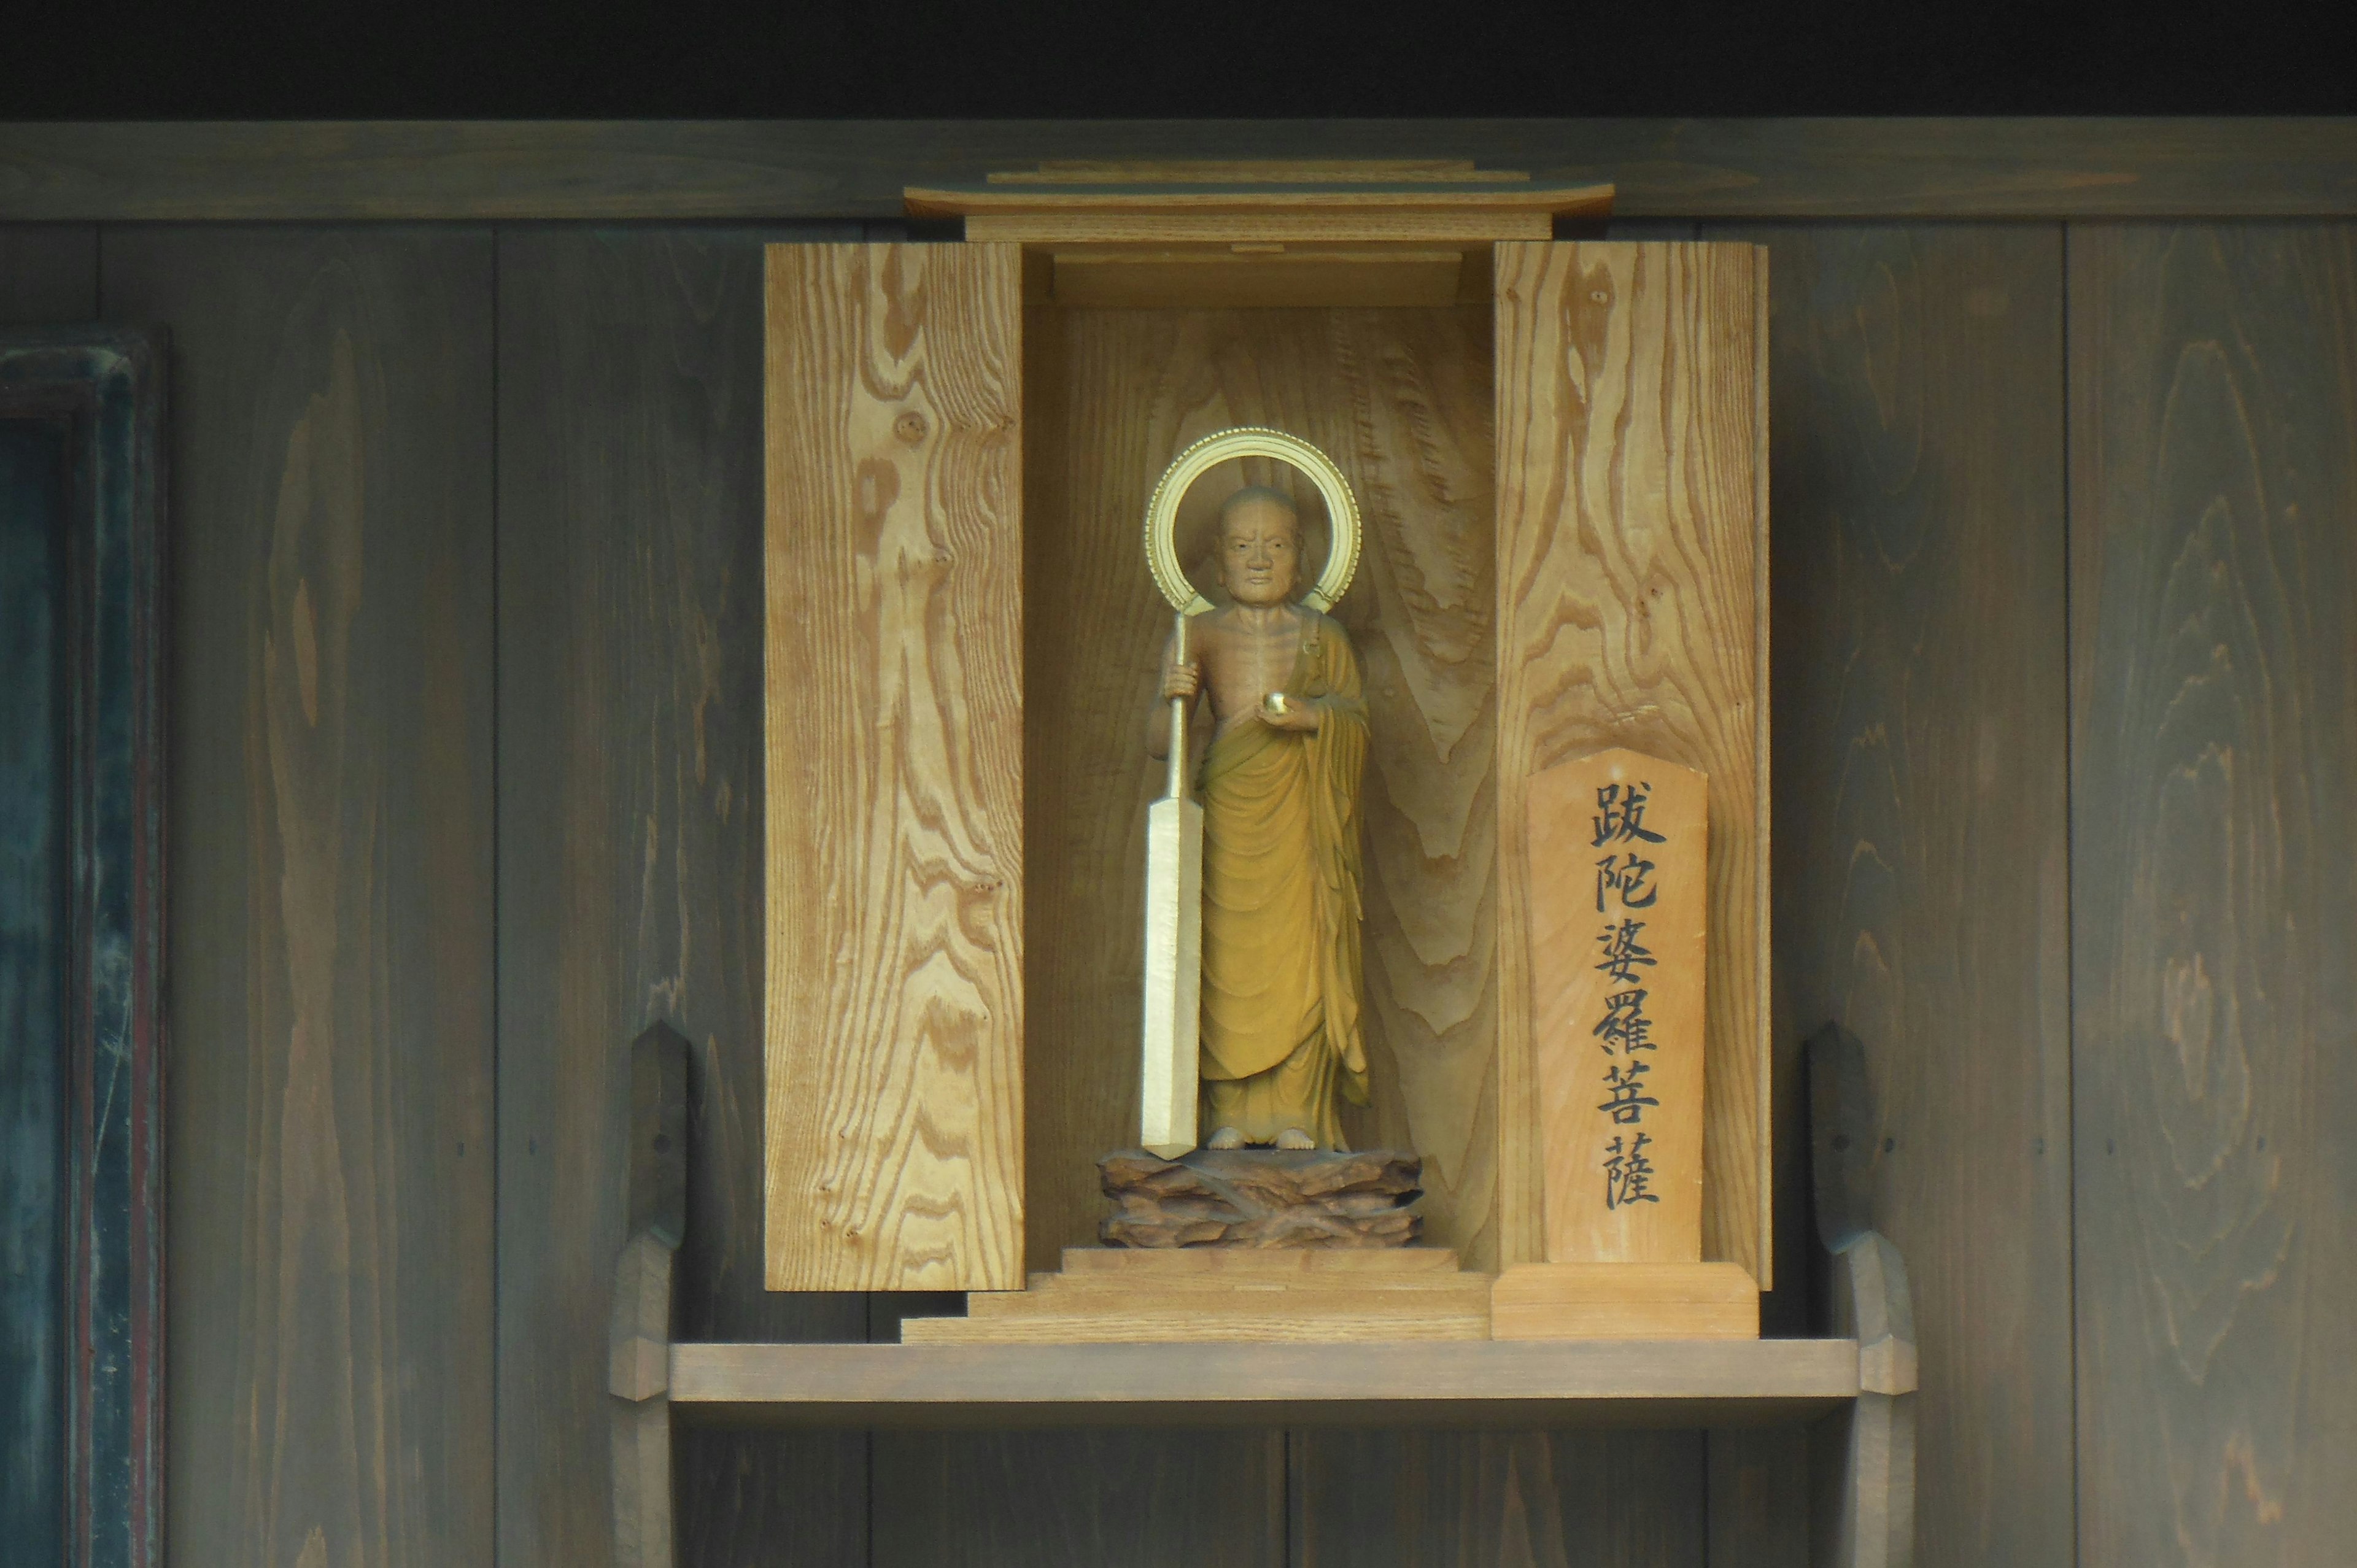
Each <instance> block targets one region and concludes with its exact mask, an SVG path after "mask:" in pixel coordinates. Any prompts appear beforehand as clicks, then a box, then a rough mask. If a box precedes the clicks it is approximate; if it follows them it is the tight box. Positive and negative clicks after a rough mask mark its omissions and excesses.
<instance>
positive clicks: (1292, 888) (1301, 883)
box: [1148, 485, 1367, 1149]
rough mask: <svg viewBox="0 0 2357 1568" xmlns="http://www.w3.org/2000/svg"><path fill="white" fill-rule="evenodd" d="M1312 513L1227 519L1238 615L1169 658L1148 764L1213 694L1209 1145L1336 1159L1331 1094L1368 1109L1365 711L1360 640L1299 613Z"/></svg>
mask: <svg viewBox="0 0 2357 1568" xmlns="http://www.w3.org/2000/svg"><path fill="white" fill-rule="evenodd" d="M1300 576H1301V515H1300V511H1299V510H1298V509H1297V507H1296V506H1295V505H1294V502H1293V499H1292V498H1291V497H1289V496H1287V495H1286V494H1285V493H1284V492H1283V491H1280V490H1275V489H1268V488H1266V487H1265V486H1258V485H1254V486H1251V487H1249V488H1247V489H1241V490H1238V491H1237V492H1236V493H1235V494H1233V495H1232V496H1230V497H1229V498H1228V499H1227V501H1226V503H1225V504H1224V505H1223V506H1222V507H1221V509H1220V540H1219V580H1220V585H1221V586H1222V588H1224V589H1225V590H1226V591H1227V594H1228V596H1229V597H1230V598H1231V599H1232V601H1233V602H1232V603H1231V604H1229V605H1226V606H1224V607H1221V608H1218V609H1214V610H1211V611H1208V612H1206V613H1204V614H1202V615H1200V616H1198V617H1196V618H1194V619H1193V620H1192V621H1190V622H1189V625H1188V632H1189V638H1188V641H1189V647H1188V649H1187V658H1186V660H1184V661H1183V662H1182V661H1180V660H1176V659H1174V658H1172V657H1171V654H1172V651H1173V650H1172V649H1169V648H1166V650H1165V651H1164V656H1163V675H1162V693H1163V698H1164V701H1163V703H1161V704H1159V705H1158V706H1157V711H1156V715H1155V720H1154V724H1153V727H1152V731H1151V734H1150V736H1149V738H1148V749H1149V750H1151V751H1152V752H1153V753H1154V755H1156V756H1157V757H1167V756H1168V755H1169V746H1170V725H1171V705H1170V703H1171V699H1174V698H1184V699H1187V700H1188V706H1187V708H1186V713H1187V714H1189V716H1191V715H1192V714H1193V713H1194V703H1193V699H1194V698H1195V697H1196V696H1197V694H1198V693H1202V692H1208V693H1210V696H1211V717H1212V720H1213V724H1214V728H1213V733H1212V739H1211V746H1210V747H1209V749H1208V750H1207V751H1206V752H1205V753H1204V756H1203V760H1202V766H1201V768H1200V770H1199V772H1198V774H1197V776H1196V787H1197V789H1198V790H1199V791H1200V795H1201V798H1202V804H1203V929H1202V953H1203V984H1202V1029H1201V1036H1200V1038H1201V1063H1202V1073H1201V1085H1202V1090H1201V1092H1202V1101H1201V1106H1202V1125H1204V1126H1206V1127H1209V1128H1211V1130H1212V1131H1211V1136H1210V1137H1209V1138H1208V1139H1207V1140H1205V1145H1204V1146H1205V1147H1207V1148H1212V1149H1234V1148H1241V1147H1243V1146H1245V1145H1247V1144H1252V1145H1263V1146H1265V1145H1270V1144H1274V1145H1275V1147H1277V1148H1280V1149H1342V1148H1345V1147H1346V1146H1347V1145H1345V1144H1344V1143H1343V1141H1342V1133H1341V1122H1340V1116H1339V1115H1338V1113H1337V1112H1336V1108H1335V1102H1334V1096H1335V1091H1336V1090H1340V1092H1341V1093H1342V1094H1343V1095H1344V1096H1345V1097H1347V1098H1348V1099H1349V1100H1350V1101H1351V1103H1352V1104H1354V1105H1364V1104H1365V1103H1366V1102H1367V1053H1366V1047H1365V1044H1364V1042H1363V1041H1362V1040H1361V1036H1360V1029H1359V974H1360V961H1359V872H1360V864H1361V862H1360V848H1359V778H1360V775H1361V773H1362V772H1363V771H1364V769H1365V767H1366V759H1367V708H1366V703H1365V700H1364V698H1363V696H1362V695H1361V689H1360V683H1359V661H1358V659H1357V656H1356V655H1354V654H1353V653H1352V652H1351V639H1350V638H1349V637H1347V636H1346V635H1344V633H1343V630H1342V628H1341V627H1340V626H1339V625H1337V624H1336V623H1335V622H1334V621H1333V620H1332V619H1330V618H1328V617H1326V616H1324V615H1321V614H1320V613H1318V611H1316V610H1314V609H1310V608H1308V607H1306V606H1303V605H1297V604H1296V603H1294V602H1293V591H1294V588H1295V586H1296V585H1297V583H1298V582H1299V580H1300Z"/></svg>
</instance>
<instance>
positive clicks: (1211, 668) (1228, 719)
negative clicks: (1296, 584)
mask: <svg viewBox="0 0 2357 1568" xmlns="http://www.w3.org/2000/svg"><path fill="white" fill-rule="evenodd" d="M1302 621H1303V617H1302V614H1301V612H1300V611H1299V610H1297V609H1296V608H1294V607H1292V606H1291V605H1276V606H1272V607H1268V608H1265V609H1258V608H1254V607H1246V606H1232V607H1229V608H1226V609H1223V610H1215V611H1213V612H1212V613H1211V614H1210V615H1206V616H1204V617H1202V618H1201V622H1200V630H1199V631H1198V632H1197V634H1196V635H1197V643H1196V657H1197V658H1198V659H1199V660H1200V661H1201V664H1202V670H1203V684H1204V686H1205V687H1206V688H1207V689H1208V694H1209V696H1210V698H1211V717H1212V719H1213V721H1214V722H1215V724H1216V725H1218V729H1219V733H1221V734H1222V735H1224V734H1225V733H1227V731H1228V730H1229V729H1231V728H1232V727H1233V726H1234V725H1237V724H1238V723H1240V722H1241V721H1242V720H1243V718H1245V717H1246V716H1247V715H1248V714H1252V713H1254V711H1256V710H1257V709H1258V708H1259V707H1260V704H1261V700H1262V699H1263V698H1265V697H1266V696H1267V695H1268V694H1269V693H1271V692H1281V691H1283V690H1285V684H1286V680H1287V679H1288V678H1289V677H1290V676H1291V675H1292V673H1293V668H1294V664H1295V662H1296V661H1297V660H1298V659H1299V657H1300V654H1301V639H1302V636H1303V631H1304V628H1303V625H1302Z"/></svg>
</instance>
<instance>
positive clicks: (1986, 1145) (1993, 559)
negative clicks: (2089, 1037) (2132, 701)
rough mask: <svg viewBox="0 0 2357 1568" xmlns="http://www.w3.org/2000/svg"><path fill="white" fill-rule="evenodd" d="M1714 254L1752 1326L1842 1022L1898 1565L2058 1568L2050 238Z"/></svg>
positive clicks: (2066, 1108) (1783, 231)
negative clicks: (1756, 324)
mask: <svg viewBox="0 0 2357 1568" xmlns="http://www.w3.org/2000/svg"><path fill="white" fill-rule="evenodd" d="M1714 232H1716V231H1714ZM1727 237H1729V238H1736V239H1753V240H1758V241H1760V242H1763V243H1766V244H1768V245H1769V246H1770V252H1771V254H1770V268H1771V272H1772V275H1773V278H1774V286H1773V288H1772V290H1771V297H1772V299H1773V301H1774V310H1775V317H1774V322H1773V326H1772V328H1771V335H1772V338H1773V341H1774V345H1775V347H1774V354H1773V374H1772V381H1771V391H1772V396H1771V402H1772V403H1773V407H1774V413H1773V416H1772V419H1771V427H1772V431H1773V464H1774V469H1775V478H1774V485H1775V514H1776V523H1775V560H1774V564H1773V578H1774V603H1775V615H1776V649H1777V654H1776V661H1775V712H1776V852H1775V860H1776V877H1775V890H1776V901H1777V908H1776V950H1777V976H1778V986H1779V993H1780V994H1779V997H1778V1003H1777V1007H1778V1016H1779V1025H1778V1028H1777V1037H1778V1041H1779V1064H1778V1075H1779V1091H1778V1098H1779V1105H1780V1111H1781V1112H1782V1113H1784V1115H1785V1118H1786V1119H1785V1120H1784V1121H1783V1122H1782V1123H1781V1125H1780V1128H1779V1133H1780V1142H1779V1145H1778V1149H1777V1156H1778V1161H1777V1163H1778V1167H1779V1174H1778V1187H1779V1189H1780V1198H1781V1203H1782V1205H1783V1207H1781V1208H1780V1212H1779V1215H1778V1230H1777V1237H1776V1245H1777V1251H1778V1254H1779V1259H1778V1262H1779V1267H1778V1270H1777V1279H1778V1281H1779V1282H1780V1285H1781V1287H1782V1288H1780V1289H1779V1290H1778V1291H1777V1292H1776V1297H1777V1298H1779V1299H1771V1300H1770V1301H1769V1302H1767V1303H1764V1304H1763V1316H1765V1318H1766V1321H1767V1324H1768V1326H1769V1329H1770V1332H1793V1331H1796V1330H1798V1329H1799V1328H1800V1327H1801V1326H1803V1324H1804V1323H1805V1322H1806V1318H1805V1316H1803V1313H1802V1311H1801V1308H1802V1307H1803V1305H1804V1304H1803V1303H1802V1302H1800V1301H1797V1300H1794V1299H1793V1296H1794V1292H1793V1290H1792V1287H1793V1286H1794V1285H1796V1284H1802V1283H1805V1281H1806V1275H1807V1267H1806V1262H1805V1260H1806V1259H1807V1257H1808V1255H1809V1252H1810V1251H1812V1250H1813V1249H1815V1248H1817V1247H1818V1245H1819V1243H1818V1241H1817V1240H1816V1238H1815V1236H1814V1234H1813V1228H1812V1226H1811V1224H1810V1217H1809V1208H1808V1193H1809V1189H1810V1175H1809V1168H1808V1148H1807V1144H1806V1140H1805V1138H1804V1137H1803V1135H1802V1133H1801V1124H1800V1123H1801V1113H1802V1111H1803V1103H1804V1101H1805V1098H1806V1097H1805V1094H1804V1093H1803V1092H1802V1091H1801V1090H1800V1086H1799V1084H1798V1083H1797V1081H1795V1080H1796V1079H1797V1077H1798V1068H1799V1062H1798V1059H1797V1057H1798V1047H1799V1043H1800V1042H1801V1041H1802V1040H1803V1039H1804V1038H1806V1037H1808V1036H1812V1035H1814V1034H1815V1033H1816V1032H1817V1031H1818V1030H1819V1029H1820V1028H1821V1027H1822V1026H1824V1024H1825V1023H1827V1022H1828V1021H1835V1022H1838V1023H1840V1024H1841V1025H1843V1026H1845V1027H1846V1029H1848V1030H1849V1031H1850V1032H1851V1033H1852V1034H1854V1035H1855V1036H1857V1038H1858V1039H1859V1040H1860V1041H1861V1042H1863V1044H1864V1047H1865V1051H1866V1062H1867V1078H1868V1087H1869V1088H1870V1090H1871V1099H1872V1101H1873V1108H1872V1115H1873V1118H1874V1121H1873V1122H1872V1123H1871V1124H1869V1125H1867V1126H1864V1127H1860V1128H1858V1129H1857V1130H1856V1132H1855V1134H1854V1137H1853V1150H1852V1158H1853V1159H1854V1160H1855V1161H1856V1168H1858V1169H1861V1170H1862V1171H1863V1172H1864V1175H1865V1185H1866V1192H1867V1204H1866V1211H1867V1214H1868V1215H1869V1216H1870V1218H1871V1223H1872V1224H1873V1225H1874V1226H1875V1227H1876V1228H1877V1229H1878V1230H1882V1231H1884V1232H1885V1233H1886V1234H1888V1235H1889V1237H1890V1238H1891V1240H1893V1241H1895V1242H1896V1243H1897V1245H1898V1247H1899V1250H1900V1252H1901V1253H1902V1254H1903V1255H1904V1256H1905V1258H1906V1260H1907V1266H1908V1271H1909V1273H1910V1276H1911V1283H1912V1286H1913V1295H1914V1303H1915V1311H1916V1315H1917V1317H1918V1320H1919V1322H1920V1324H1921V1358H1922V1391H1921V1395H1920V1396H1919V1403H1920V1411H1919V1415H1920V1423H1919V1437H1920V1444H1921V1447H1920V1458H1921V1464H1920V1466H1919V1478H1920V1482H1921V1485H1920V1490H1919V1498H1920V1509H1921V1530H1920V1531H1919V1542H1918V1554H1917V1559H1916V1561H1917V1563H1919V1564H1921V1568H1967V1565H1973V1568H1977V1565H1979V1564H1983V1563H2021V1564H2024V1565H2026V1568H2027V1565H2036V1568H2061V1565H2067V1564H2069V1563H2071V1562H2072V1553H2073V1543H2072V1348H2071V1341H2070V1333H2071V1328H2070V1325H2071V1312H2072V1307H2071V1296H2070V1293H2069V1292H2067V1291H2061V1290H2058V1289H2056V1288H2055V1282H2057V1281H2060V1280H2067V1279H2068V1278H2069V1277H2070V1275H2071V1271H2072V1241H2071V1230H2072V1225H2071V1187H2070V1181H2071V1101H2072V1082H2071V1078H2072V1071H2071V1046H2070V990H2069V987H2070V970H2069V962H2068V958H2069V952H2070V940H2071V939H2070V903H2069V882H2068V876H2069V872H2068V865H2069V857H2070V839H2071V835H2070V822H2069V781H2068V767H2067V757H2066V744H2067V743H2066V736H2067V725H2066V719H2065V699H2066V683H2065V675H2064V661H2065V630H2066V628H2065V619H2066V612H2065V584H2064V575H2065V574H2064V567H2065V557H2066V552H2065V543H2064V540H2065V528H2064V511H2063V477H2062V459H2063V434H2062V395H2063V362H2062V353H2063V339H2062V325H2063V295H2062V270H2063V236H2062V232H2061V230H2060V229H2059V228H2057V227H2054V226H2050V225H2049V226H2037V225H2027V224H2020V225H1981V226H1969V225H1919V226H1911V227H1900V226H1879V227H1847V228H1838V229H1811V228H1774V229H1761V230H1757V231H1740V230H1738V231H1733V232H1731V233H1730V234H1729V235H1728V236H1727ZM2075 597H2076V588H2075V585H2074V586H2073V589H2072V598H2075ZM1788 1131H1789V1133H1790V1134H1791V1135H1790V1136H1789V1137H1787V1136H1786V1135H1785V1134H1786V1133H1787V1132H1788ZM2082 1236H2084V1232H2082ZM1992 1432H2002V1433H2006V1434H2010V1435H2009V1436H2008V1438H2007V1441H2005V1442H2002V1443H1992V1442H1990V1441H1989V1435H1988V1434H1991V1433H1992ZM2088 1561H2090V1562H2093V1561H2094V1559H2092V1558H2091V1559H2089V1560H2088Z"/></svg>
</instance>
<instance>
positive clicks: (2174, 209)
mask: <svg viewBox="0 0 2357 1568" xmlns="http://www.w3.org/2000/svg"><path fill="white" fill-rule="evenodd" d="M1386 156H1392V157H1410V158H1418V159H1428V158H1433V157H1436V156H1445V157H1469V158H1472V159H1474V160H1476V161H1478V162H1480V163H1481V164H1484V165H1491V166H1507V167H1512V168H1516V169H1523V170H1527V171H1529V173H1530V174H1531V175H1532V177H1534V178H1536V179H1544V180H1555V181H1560V182H1564V183H1570V184H1580V183H1603V182H1609V183H1611V184H1613V185H1615V186H1617V187H1618V189H1619V197H1618V199H1617V201H1616V203H1615V210H1616V211H1617V212H1618V213H1619V214H1620V216H1621V217H1624V218H1648V217H1675V218H1860V217H1886V218H1888V217H1948V218H1974V217H1978V218H2037V217H2045V218H2061V217H2069V216H2074V215H2076V216H2085V217H2111V218H2122V217H2136V216H2210V217H2237V216H2241V217H2257V216H2266V215H2279V216H2294V215H2301V214H2318V215H2346V214H2349V213H2352V212H2357V124H2352V122H2351V121H2349V120H2345V119H2328V118H2309V119H2294V118H2273V119H2270V118H2249V119H2212V120H2201V119H2180V120H2161V119H2076V120H2072V119H2057V120H2039V119H1973V120H1966V119H1953V118H1950V119H1938V118H1922V119H1896V120H1869V119H1846V120H1832V119H1822V120H1672V119H1625V120H1604V119H1598V120H1321V121H1302V120H1295V121H1200V122H1193V121H1171V120H1161V121H1155V120H1137V121H1125V120H1111V121H1107V120H1099V121H1060V122H1044V121H1028V122H1027V121H991V120H983V121H940V120H934V121H924V120H915V121H907V120H904V121H851V120H846V121H769V122H762V121H638V122H630V121H618V122H591V121H537V122H533V121H521V122H511V121H443V122H408V121H353V122H340V121H339V122H324V121H311V122H300V121H296V122H277V123H245V124H231V123H198V124H91V123H82V124H70V123H69V124H57V123H50V124H38V123H24V124H11V125H6V126H0V220H5V219H63V220H143V219H144V220H155V219H184V220H185V219H237V220H272V219H275V220H294V219H310V220H317V219H322V218H377V219H391V218H436V219H455V218H478V219H481V218H597V219H622V218H630V219H673V220H680V219H713V218H736V219H756V220H768V221H775V220H784V219H791V218H897V217H899V215H900V192H901V191H902V189H903V188H906V187H908V186H910V185H920V184H926V183H940V182H944V181H953V180H978V179H982V178H984V177H986V176H988V175H989V174H990V173H992V172H993V171H996V170H1004V169H1010V168H1015V167H1018V166H1022V165H1025V164H1028V163H1034V162H1037V161H1039V160H1042V159H1053V158H1058V157H1067V158H1071V157H1078V158H1089V159H1099V160H1113V161H1123V160H1136V159H1163V158H1178V159H1204V158H1237V157H1244V158H1254V157H1257V158H1294V159H1300V158H1311V159H1339V158H1380V157H1386Z"/></svg>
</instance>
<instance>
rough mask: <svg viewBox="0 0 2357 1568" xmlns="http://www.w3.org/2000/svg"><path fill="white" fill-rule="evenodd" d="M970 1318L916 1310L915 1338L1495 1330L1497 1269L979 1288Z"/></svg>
mask: <svg viewBox="0 0 2357 1568" xmlns="http://www.w3.org/2000/svg"><path fill="white" fill-rule="evenodd" d="M968 1300H969V1304H970V1305H969V1309H968V1314H967V1316H964V1317H922V1318H909V1319H908V1320H907V1321H906V1322H904V1323H903V1324H902V1325H901V1329H900V1338H901V1342H902V1343H903V1344H908V1345H973V1344H997V1345H1016V1344H1032V1345H1061V1344H1080V1343H1139V1344H1154V1343H1166V1344H1206V1343H1214V1342H1221V1341H1227V1340H1291V1341H1299V1342H1301V1343H1305V1344H1312V1345H1329V1344H1343V1343H1355V1342H1368V1343H1376V1344H1384V1343H1389V1342H1391V1341H1394V1340H1410V1339H1415V1340H1425V1339H1487V1338H1489V1337H1490V1276H1489V1275H1487V1274H1460V1275H1458V1276H1457V1279H1456V1281H1455V1283H1454V1286H1453V1288H1448V1289H1427V1288H1415V1287H1410V1288H1407V1289H1402V1290H1384V1289H1381V1288H1376V1287H1371V1286H1368V1285H1364V1284H1360V1283H1345V1284H1342V1285H1340V1286H1325V1287H1319V1286H1314V1285H1306V1284H1295V1285H1283V1286H1275V1287H1266V1286H1263V1287H1254V1286H1249V1285H1247V1286H1236V1287H1231V1288H1229V1289H1225V1290H1189V1291H1167V1290H1162V1289H1159V1288H1157V1287H1153V1286H1139V1287H1136V1288H1134V1289H1131V1290H1126V1291H1117V1290H1111V1289H1105V1288H1102V1287H1100V1288H1098V1289H1094V1290H1075V1291H1060V1290H1057V1289H1055V1288H1053V1287H1052V1286H1051V1287H1049V1288H1047V1289H1043V1290H1037V1291H1017V1292H1007V1293H1005V1294H974V1295H973V1296H971V1297H969V1298H968Z"/></svg>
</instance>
